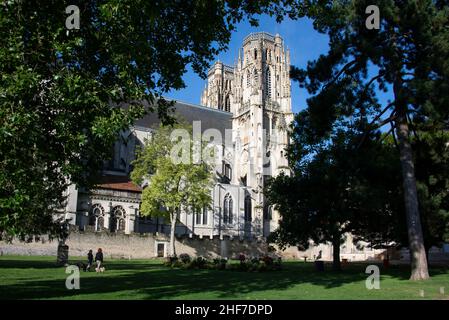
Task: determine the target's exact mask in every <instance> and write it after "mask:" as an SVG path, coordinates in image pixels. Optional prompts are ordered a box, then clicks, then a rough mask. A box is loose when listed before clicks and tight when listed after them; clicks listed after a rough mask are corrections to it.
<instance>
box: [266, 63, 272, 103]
mask: <svg viewBox="0 0 449 320" xmlns="http://www.w3.org/2000/svg"><path fill="white" fill-rule="evenodd" d="M265 94H266V96H267V98H271V71H270V68H267V71H266V72H265Z"/></svg>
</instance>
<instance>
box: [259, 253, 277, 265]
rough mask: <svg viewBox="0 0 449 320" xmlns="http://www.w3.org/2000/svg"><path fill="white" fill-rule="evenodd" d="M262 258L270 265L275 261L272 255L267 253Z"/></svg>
mask: <svg viewBox="0 0 449 320" xmlns="http://www.w3.org/2000/svg"><path fill="white" fill-rule="evenodd" d="M261 260H262V261H263V262H264V263H265V264H266V265H269V266H270V265H272V264H273V262H274V260H273V258H272V257H270V256H267V255H265V256H263V257H262V258H261Z"/></svg>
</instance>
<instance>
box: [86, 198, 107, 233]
mask: <svg viewBox="0 0 449 320" xmlns="http://www.w3.org/2000/svg"><path fill="white" fill-rule="evenodd" d="M103 216H104V209H103V207H102V206H101V204H98V203H97V204H94V205H93V206H92V210H91V212H90V216H89V225H90V226H95V230H96V231H100V230H101V228H103V226H104V219H103ZM100 219H101V221H100Z"/></svg>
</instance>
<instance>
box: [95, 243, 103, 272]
mask: <svg viewBox="0 0 449 320" xmlns="http://www.w3.org/2000/svg"><path fill="white" fill-rule="evenodd" d="M95 262H96V263H97V268H96V269H95V270H96V271H97V272H102V269H103V268H102V264H103V251H102V250H101V248H98V251H97V254H96V255H95Z"/></svg>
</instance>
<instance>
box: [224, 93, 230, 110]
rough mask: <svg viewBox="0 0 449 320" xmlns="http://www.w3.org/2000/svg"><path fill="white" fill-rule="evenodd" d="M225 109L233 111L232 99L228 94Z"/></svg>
mask: <svg viewBox="0 0 449 320" xmlns="http://www.w3.org/2000/svg"><path fill="white" fill-rule="evenodd" d="M225 111H227V112H231V99H229V96H228V95H226V97H225Z"/></svg>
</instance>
